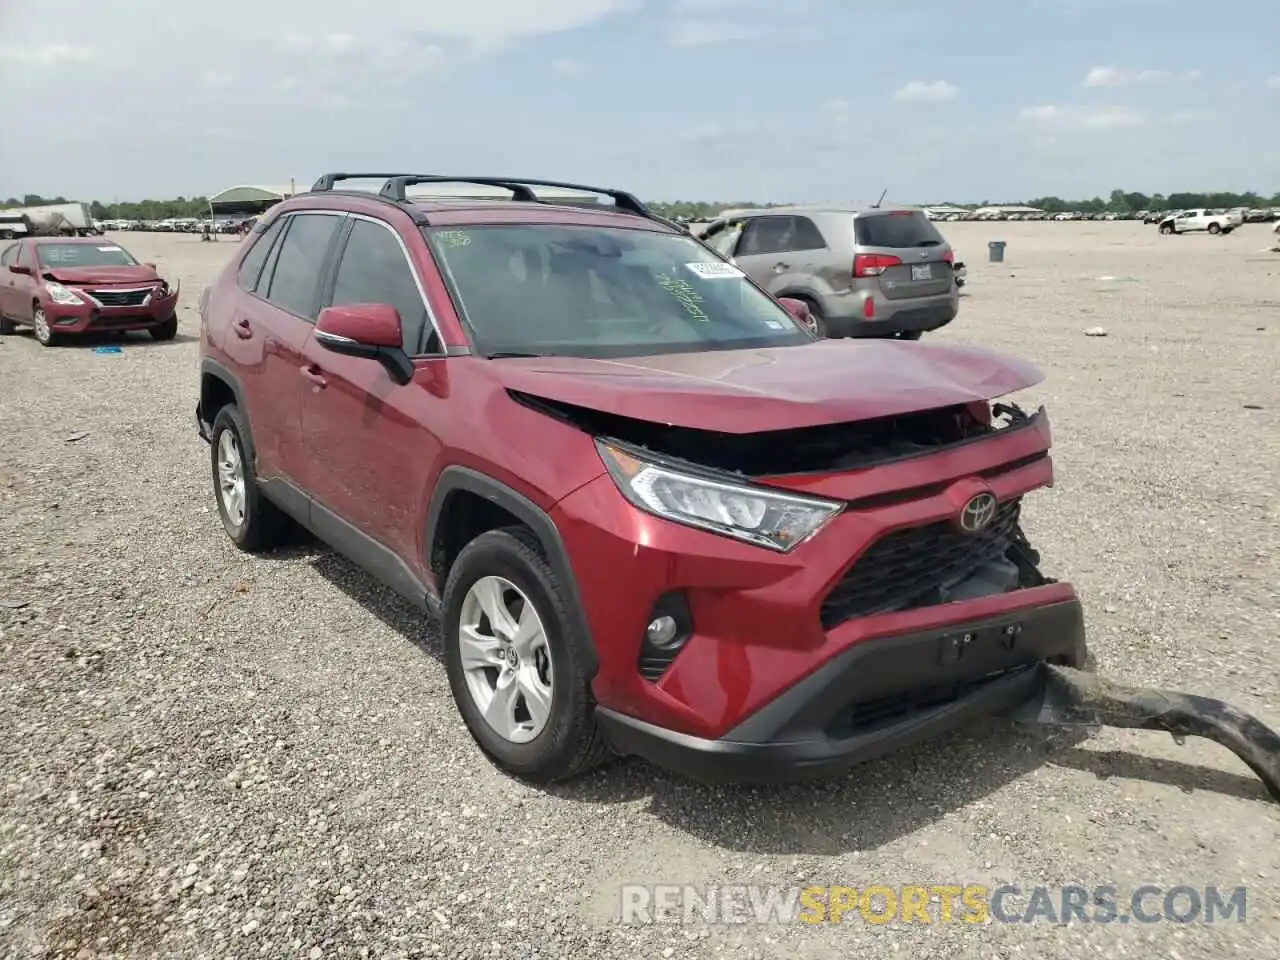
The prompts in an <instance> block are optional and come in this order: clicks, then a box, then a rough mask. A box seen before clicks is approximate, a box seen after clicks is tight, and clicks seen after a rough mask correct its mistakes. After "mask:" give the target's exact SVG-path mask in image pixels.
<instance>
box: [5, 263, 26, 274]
mask: <svg viewBox="0 0 1280 960" xmlns="http://www.w3.org/2000/svg"><path fill="white" fill-rule="evenodd" d="M9 272H10V273H20V274H22V275H23V276H24V277H29V276H31V268H30V267H28V266H26V265H24V264H21V263H11V264H9Z"/></svg>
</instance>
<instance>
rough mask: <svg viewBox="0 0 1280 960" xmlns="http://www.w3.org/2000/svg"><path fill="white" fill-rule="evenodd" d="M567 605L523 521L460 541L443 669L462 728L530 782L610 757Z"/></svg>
mask: <svg viewBox="0 0 1280 960" xmlns="http://www.w3.org/2000/svg"><path fill="white" fill-rule="evenodd" d="M572 602H573V601H572V599H571V597H570V595H569V593H568V592H567V591H566V589H565V588H564V586H563V585H562V584H561V583H560V581H559V580H558V579H557V578H556V575H555V571H553V570H552V569H551V566H550V564H548V563H547V560H546V556H545V555H544V553H543V550H542V546H541V544H540V543H539V542H538V540H537V538H536V537H534V536H533V534H532V533H530V532H529V530H528V529H526V528H525V527H507V528H505V529H501V530H490V531H489V532H487V533H483V534H481V535H480V536H478V537H477V538H476V539H474V540H472V541H471V543H469V544H467V546H466V547H465V548H464V549H463V550H462V552H461V553H460V554H458V558H457V560H455V561H454V563H453V567H452V569H451V570H450V571H449V578H448V581H447V582H446V584H445V588H444V596H443V598H442V619H443V626H444V655H445V667H446V669H447V671H448V675H449V687H450V689H451V691H452V692H453V699H454V702H455V703H456V704H457V707H458V711H459V712H460V713H461V714H462V719H463V721H464V722H465V723H466V725H467V729H468V730H469V731H470V733H471V736H472V738H473V739H474V740H475V741H476V743H477V745H478V746H479V747H480V749H481V750H482V751H483V752H484V753H485V755H486V756H488V757H489V759H490V760H491V761H493V762H494V763H495V764H497V765H498V766H499V767H500V768H502V769H503V770H505V771H507V772H508V773H511V774H514V775H516V776H518V777H522V778H524V779H527V780H530V781H534V782H539V783H549V782H552V781H555V780H562V779H565V778H567V777H571V776H575V775H576V774H579V773H583V772H585V771H586V770H589V769H590V768H591V767H594V766H596V765H598V764H600V763H601V762H603V761H604V760H605V759H606V758H607V757H608V756H609V747H608V744H607V741H606V740H605V739H604V735H603V733H602V732H601V730H600V728H599V727H598V726H597V724H596V721H595V716H594V708H595V704H594V702H593V701H592V697H591V678H590V676H589V675H588V670H587V664H588V649H589V648H588V646H587V644H588V640H587V638H586V637H585V636H583V635H582V633H581V631H580V630H579V629H578V628H577V627H576V625H575V624H576V619H575V618H574V617H572V616H571V615H570V610H571V609H572V606H571V605H572Z"/></svg>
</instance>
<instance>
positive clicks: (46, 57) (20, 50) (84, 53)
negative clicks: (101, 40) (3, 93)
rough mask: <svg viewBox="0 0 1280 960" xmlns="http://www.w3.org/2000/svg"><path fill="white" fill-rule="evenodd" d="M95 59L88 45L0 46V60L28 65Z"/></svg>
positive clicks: (52, 65) (47, 64) (57, 64)
mask: <svg viewBox="0 0 1280 960" xmlns="http://www.w3.org/2000/svg"><path fill="white" fill-rule="evenodd" d="M95 59H97V53H96V52H95V51H93V50H91V49H89V48H88V47H82V46H76V45H74V44H67V43H50V44H45V45H43V46H32V47H19V46H14V47H0V61H5V60H8V61H10V62H16V63H19V64H23V65H25V66H30V67H59V66H62V65H64V64H69V63H86V62H88V61H90V60H95Z"/></svg>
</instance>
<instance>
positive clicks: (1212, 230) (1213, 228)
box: [1209, 223, 1222, 237]
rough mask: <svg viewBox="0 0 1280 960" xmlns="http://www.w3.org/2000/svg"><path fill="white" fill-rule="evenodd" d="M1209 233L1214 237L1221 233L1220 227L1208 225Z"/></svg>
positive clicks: (1213, 224) (1214, 224) (1212, 224)
mask: <svg viewBox="0 0 1280 960" xmlns="http://www.w3.org/2000/svg"><path fill="white" fill-rule="evenodd" d="M1209 232H1210V233H1211V234H1213V235H1214V236H1215V237H1216V236H1217V235H1218V234H1220V233H1221V232H1222V227H1220V226H1219V225H1218V224H1216V223H1211V224H1209Z"/></svg>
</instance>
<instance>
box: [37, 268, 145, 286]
mask: <svg viewBox="0 0 1280 960" xmlns="http://www.w3.org/2000/svg"><path fill="white" fill-rule="evenodd" d="M40 273H41V275H42V276H45V277H48V278H49V279H50V280H57V281H58V282H59V283H148V282H151V281H155V280H158V279H159V277H158V276H157V274H156V271H155V270H154V269H153V268H152V267H147V266H143V265H142V264H137V265H135V266H128V267H45V268H44V269H42V270H41V271H40Z"/></svg>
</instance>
